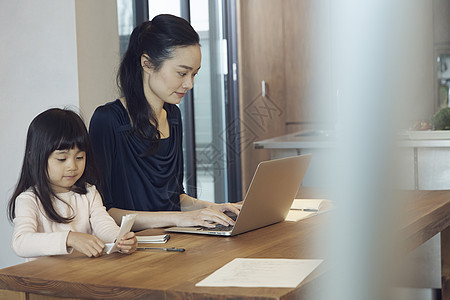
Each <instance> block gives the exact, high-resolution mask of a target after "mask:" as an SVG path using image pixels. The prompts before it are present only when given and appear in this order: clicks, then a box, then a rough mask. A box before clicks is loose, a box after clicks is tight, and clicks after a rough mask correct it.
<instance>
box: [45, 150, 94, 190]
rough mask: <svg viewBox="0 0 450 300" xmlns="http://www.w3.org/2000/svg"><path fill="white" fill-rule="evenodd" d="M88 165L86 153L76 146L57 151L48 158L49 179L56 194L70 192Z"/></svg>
mask: <svg viewBox="0 0 450 300" xmlns="http://www.w3.org/2000/svg"><path fill="white" fill-rule="evenodd" d="M85 165H86V152H84V151H81V150H80V149H78V147H77V146H75V147H74V148H72V149H67V150H55V151H53V152H52V154H50V156H49V157H48V166H47V172H48V178H49V180H50V186H51V188H52V190H53V192H55V193H64V192H68V191H70V189H71V188H72V186H73V185H74V184H75V182H77V180H78V179H80V177H81V176H82V175H83V172H84V167H85Z"/></svg>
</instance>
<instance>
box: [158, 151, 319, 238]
mask: <svg viewBox="0 0 450 300" xmlns="http://www.w3.org/2000/svg"><path fill="white" fill-rule="evenodd" d="M311 157H312V155H311V154H304V155H299V156H293V157H287V158H279V159H274V160H268V161H263V162H261V163H259V165H258V167H257V168H256V171H255V174H254V175H253V179H252V181H251V183H250V187H249V188H248V191H247V195H246V196H245V198H244V201H243V203H242V208H241V211H240V213H239V215H238V216H237V218H236V221H235V224H234V225H233V226H223V225H220V224H218V225H216V227H214V228H206V227H202V226H196V227H170V228H167V229H166V231H168V232H178V233H195V234H208V235H219V236H234V235H237V234H240V233H244V232H247V231H250V230H254V229H258V228H261V227H264V226H267V225H271V224H274V223H278V222H281V221H283V220H284V219H285V218H286V216H287V214H288V212H289V209H290V207H291V205H292V202H293V201H294V198H295V196H296V195H297V192H298V190H299V188H300V185H301V182H302V180H303V177H304V176H305V173H306V170H307V169H308V166H309V163H310V161H311Z"/></svg>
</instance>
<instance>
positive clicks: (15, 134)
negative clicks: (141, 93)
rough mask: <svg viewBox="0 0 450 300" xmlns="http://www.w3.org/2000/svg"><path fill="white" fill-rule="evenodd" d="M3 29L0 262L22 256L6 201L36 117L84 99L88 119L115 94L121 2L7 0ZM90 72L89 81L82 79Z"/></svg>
mask: <svg viewBox="0 0 450 300" xmlns="http://www.w3.org/2000/svg"><path fill="white" fill-rule="evenodd" d="M77 23H78V25H77ZM81 23H82V24H81ZM89 28H92V31H90V30H88V29H89ZM77 31H78V32H79V34H78V45H79V46H78V48H77ZM92 36H95V38H92ZM0 37H1V42H0V103H1V109H0V140H1V141H2V145H1V150H2V155H1V156H0V168H1V169H0V237H1V239H2V245H4V246H3V247H1V248H0V268H4V267H7V266H10V265H13V264H17V263H21V262H23V259H21V258H19V257H17V256H16V255H15V254H14V253H13V251H12V250H11V248H10V247H9V245H10V242H11V235H12V224H11V223H10V222H9V221H8V220H7V214H6V207H7V203H8V200H9V197H10V195H11V193H12V192H13V189H14V186H15V184H16V182H17V179H18V176H19V172H20V168H21V164H22V159H23V152H24V148H25V138H26V131H27V128H28V125H29V123H30V122H31V120H32V119H33V118H34V117H35V116H36V115H37V114H38V113H40V112H42V111H44V110H46V109H48V108H50V107H65V106H72V107H73V108H78V107H79V106H81V111H82V113H83V115H84V116H85V118H86V120H89V119H90V116H91V115H92V112H93V109H94V108H95V107H96V106H98V105H101V104H103V103H105V102H107V101H111V100H113V99H114V97H115V96H116V88H115V84H114V80H113V78H114V72H115V70H116V67H117V64H118V62H119V39H118V36H117V11H116V3H115V1H110V0H101V1H99V0H96V1H89V0H65V1H60V0H39V1H34V0H15V1H9V0H0ZM97 58H99V59H97ZM87 74H89V78H88V79H89V82H90V83H87V82H86V81H83V80H81V81H79V76H82V77H83V78H84V76H88V75H87ZM91 95H93V96H91Z"/></svg>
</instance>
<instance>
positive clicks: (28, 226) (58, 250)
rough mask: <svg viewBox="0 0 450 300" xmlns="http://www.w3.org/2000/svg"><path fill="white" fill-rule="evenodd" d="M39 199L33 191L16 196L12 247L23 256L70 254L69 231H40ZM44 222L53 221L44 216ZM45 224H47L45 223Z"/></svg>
mask: <svg viewBox="0 0 450 300" xmlns="http://www.w3.org/2000/svg"><path fill="white" fill-rule="evenodd" d="M38 201H39V200H38V199H36V196H35V195H34V194H32V193H28V192H26V193H22V194H21V195H19V197H17V198H16V208H15V213H16V217H15V218H14V232H13V237H12V248H13V250H14V252H15V253H16V254H17V255H18V256H21V257H25V258H31V257H36V256H48V255H61V254H69V253H70V252H71V251H72V250H71V249H70V248H68V247H67V246H66V240H67V236H68V234H69V231H62V232H49V233H43V232H38V224H39V217H40V211H41V210H42V211H43V209H42V208H41V209H40V208H39V205H38ZM42 220H43V222H48V224H47V225H50V223H52V221H49V220H48V219H47V218H45V217H44V218H42ZM44 225H45V224H44Z"/></svg>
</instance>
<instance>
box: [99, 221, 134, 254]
mask: <svg viewBox="0 0 450 300" xmlns="http://www.w3.org/2000/svg"><path fill="white" fill-rule="evenodd" d="M135 219H136V214H129V215H125V216H123V217H122V223H120V230H119V234H118V235H117V238H116V240H115V241H114V243H107V244H106V245H105V250H104V251H105V252H106V254H111V253H113V252H116V251H118V250H117V244H118V243H119V242H120V240H121V239H122V238H123V236H124V235H125V234H127V233H128V232H130V230H131V227H133V224H134V220H135Z"/></svg>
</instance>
